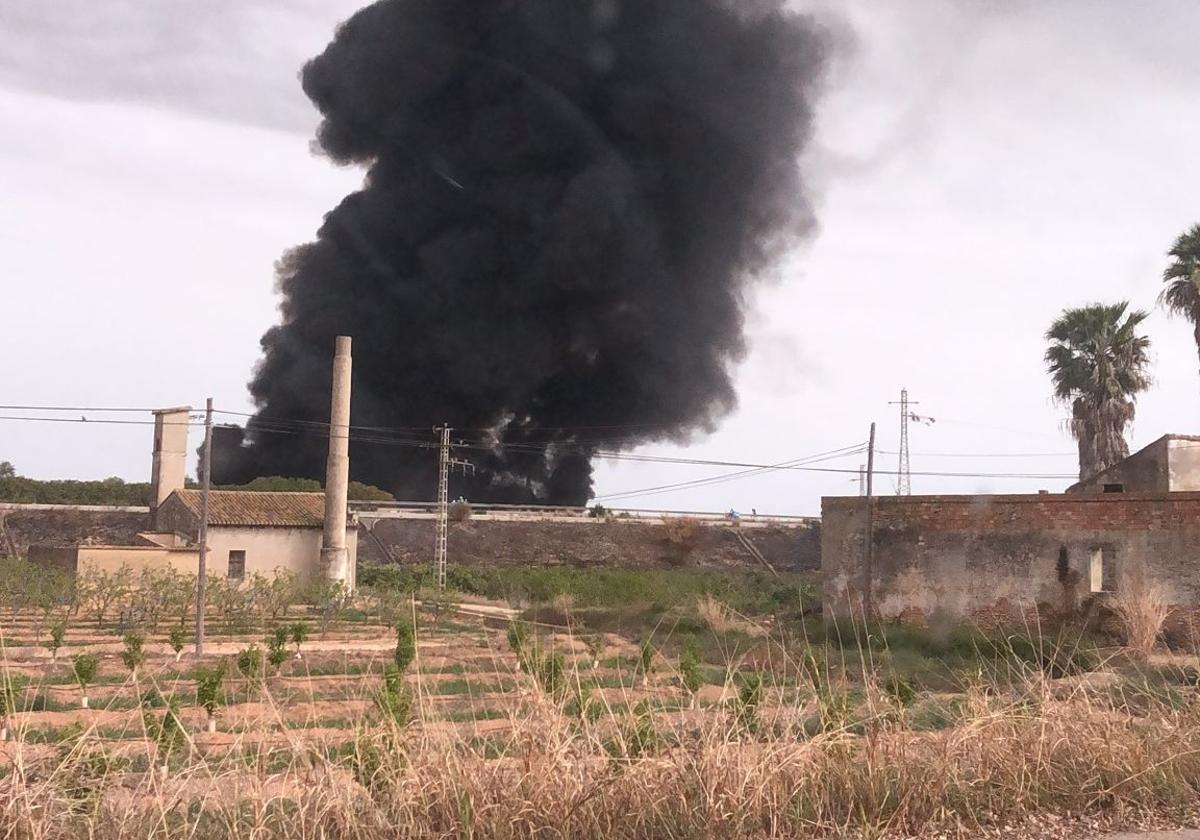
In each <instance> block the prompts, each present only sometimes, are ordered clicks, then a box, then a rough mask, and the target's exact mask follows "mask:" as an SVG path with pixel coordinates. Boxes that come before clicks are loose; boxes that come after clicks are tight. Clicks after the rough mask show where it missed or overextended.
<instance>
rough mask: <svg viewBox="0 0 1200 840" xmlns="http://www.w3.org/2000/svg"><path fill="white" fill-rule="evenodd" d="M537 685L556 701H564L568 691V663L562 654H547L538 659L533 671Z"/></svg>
mask: <svg viewBox="0 0 1200 840" xmlns="http://www.w3.org/2000/svg"><path fill="white" fill-rule="evenodd" d="M532 671H533V675H534V678H535V679H536V680H537V684H538V685H539V686H541V688H542V691H544V692H546V694H548V695H549V696H550V697H553V698H554V699H555V700H562V698H563V695H564V694H565V693H566V689H567V679H566V663H565V661H564V659H563V655H562V654H561V653H545V654H542V655H540V656H538V657H537V662H536V665H535V667H534V668H533V669H532Z"/></svg>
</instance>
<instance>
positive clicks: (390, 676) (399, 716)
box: [375, 667, 413, 727]
mask: <svg viewBox="0 0 1200 840" xmlns="http://www.w3.org/2000/svg"><path fill="white" fill-rule="evenodd" d="M412 702H413V696H412V690H411V689H410V688H409V687H408V684H407V683H406V682H405V681H404V670H403V669H401V668H397V667H391V668H388V669H387V670H386V671H384V673H383V685H382V687H381V688H380V690H379V694H378V695H377V696H376V698H375V703H376V705H377V706H378V707H379V709H380V711H382V712H383V714H384V715H385V716H386V717H387V719H388V720H390V721H392V722H393V723H395V724H396V725H397V726H399V727H405V726H407V725H408V724H409V721H410V720H411V718H412Z"/></svg>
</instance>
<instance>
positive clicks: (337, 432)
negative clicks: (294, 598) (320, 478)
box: [321, 335, 351, 580]
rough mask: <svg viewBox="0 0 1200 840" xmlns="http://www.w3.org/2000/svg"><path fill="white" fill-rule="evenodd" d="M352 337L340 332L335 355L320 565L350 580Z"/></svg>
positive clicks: (331, 574) (334, 576) (333, 575)
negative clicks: (349, 508)
mask: <svg viewBox="0 0 1200 840" xmlns="http://www.w3.org/2000/svg"><path fill="white" fill-rule="evenodd" d="M350 363H351V359H350V337H349V336H345V335H339V336H338V337H337V341H336V344H335V350H334V356H333V388H332V397H331V401H330V407H329V459H328V460H327V461H326V463H325V534H324V536H323V538H322V539H321V565H322V567H323V568H324V570H325V574H326V575H327V576H328V577H329V579H330V580H348V579H349V569H348V566H349V559H348V554H347V552H346V505H347V493H348V492H349V483H350Z"/></svg>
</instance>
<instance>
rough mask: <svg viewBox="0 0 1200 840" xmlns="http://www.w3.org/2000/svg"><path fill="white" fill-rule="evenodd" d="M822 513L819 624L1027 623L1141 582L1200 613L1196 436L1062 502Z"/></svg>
mask: <svg viewBox="0 0 1200 840" xmlns="http://www.w3.org/2000/svg"><path fill="white" fill-rule="evenodd" d="M821 515H822V538H821V569H822V573H823V578H824V607H825V612H826V615H848V614H854V615H859V616H861V615H862V614H863V611H864V610H866V611H869V612H871V613H872V614H875V615H878V616H879V617H880V618H883V619H898V620H912V621H920V622H924V621H930V620H933V619H935V618H937V617H944V618H945V619H947V620H951V621H963V620H974V621H986V622H1024V621H1028V620H1030V619H1031V618H1034V617H1041V616H1046V615H1057V616H1062V615H1072V614H1078V613H1079V612H1080V611H1083V610H1085V609H1086V608H1087V607H1088V606H1089V605H1090V604H1091V603H1092V602H1094V601H1096V600H1097V599H1098V598H1099V599H1103V598H1105V597H1107V594H1108V593H1113V592H1116V591H1119V590H1121V589H1124V588H1129V587H1136V586H1140V585H1142V584H1144V583H1155V584H1158V585H1160V586H1161V587H1162V588H1163V589H1164V590H1165V591H1166V592H1167V593H1168V597H1169V599H1170V601H1171V603H1172V604H1173V605H1174V606H1177V607H1180V608H1186V609H1189V610H1190V609H1194V608H1196V607H1200V438H1194V437H1185V436H1178V435H1168V436H1166V437H1163V438H1160V439H1159V440H1157V441H1155V442H1154V443H1152V444H1150V445H1149V446H1147V447H1146V448H1145V449H1143V450H1141V451H1139V452H1137V453H1135V454H1133V455H1131V456H1129V458H1127V459H1126V460H1125V461H1123V462H1121V463H1120V464H1118V465H1116V466H1114V467H1112V468H1111V469H1109V470H1106V471H1105V472H1103V473H1101V474H1099V475H1097V476H1095V477H1093V478H1091V479H1088V480H1087V481H1083V482H1080V483H1078V484H1076V485H1074V486H1073V487H1071V488H1070V489H1069V490H1068V491H1067V492H1066V493H1061V494H1050V493H1038V494H1030V495H996V496H990V495H989V496H895V497H882V498H876V499H874V500H872V501H871V502H870V504H869V505H868V502H867V500H866V499H865V498H861V497H852V498H825V499H823V500H822V504H821Z"/></svg>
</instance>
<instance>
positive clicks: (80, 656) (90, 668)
mask: <svg viewBox="0 0 1200 840" xmlns="http://www.w3.org/2000/svg"><path fill="white" fill-rule="evenodd" d="M99 667H100V660H99V658H97V656H96V654H94V653H77V654H75V658H74V659H73V660H72V662H71V671H72V674H73V676H74V677H75V682H77V683H79V687H80V688H81V689H83V691H84V693H85V694H86V693H87V688H88V686H89V685H91V684H92V682H93V681H94V680H95V679H96V671H97V670H98V669H99Z"/></svg>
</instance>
